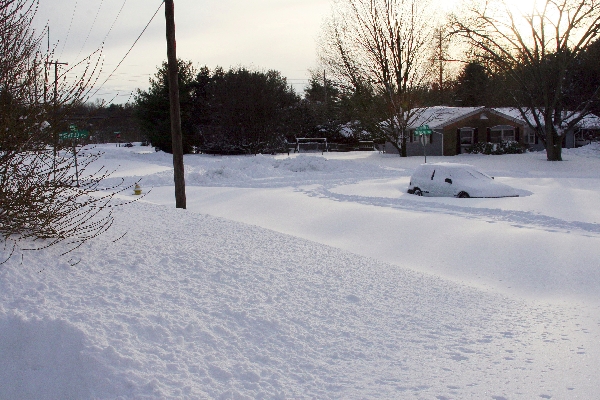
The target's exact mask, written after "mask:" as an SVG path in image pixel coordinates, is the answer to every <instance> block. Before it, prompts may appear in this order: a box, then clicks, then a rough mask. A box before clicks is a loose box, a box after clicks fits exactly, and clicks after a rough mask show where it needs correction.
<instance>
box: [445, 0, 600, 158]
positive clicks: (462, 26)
mask: <svg viewBox="0 0 600 400" xmlns="http://www.w3.org/2000/svg"><path fill="white" fill-rule="evenodd" d="M468 15H469V16H468V17H465V18H462V17H454V19H453V23H454V28H455V33H456V34H458V35H461V36H462V37H464V38H465V39H466V40H467V41H468V43H469V44H470V45H471V46H473V47H474V48H475V49H477V50H478V52H479V56H480V57H481V58H482V59H483V60H485V61H486V62H488V63H489V65H490V66H492V68H494V69H495V71H496V73H500V74H504V75H505V77H506V79H508V81H509V82H510V85H509V91H510V95H511V97H512V101H513V103H514V106H515V107H516V108H518V109H519V111H520V114H521V116H522V117H523V119H524V120H525V121H526V122H527V124H528V125H529V127H530V128H531V129H533V130H534V131H535V132H536V134H537V135H538V137H539V138H540V139H541V140H542V141H543V143H544V144H545V146H546V154H547V158H548V160H550V161H560V160H562V155H561V153H562V140H563V137H564V134H565V132H567V131H568V130H570V129H572V128H573V127H574V126H575V125H576V124H577V123H578V122H579V121H580V120H581V119H582V118H584V117H585V116H586V115H587V114H588V113H589V112H590V109H591V107H592V105H593V104H594V102H597V101H598V95H599V94H600V88H595V90H594V91H593V93H592V94H591V95H590V96H588V97H586V98H582V99H581V101H580V102H579V104H578V105H577V106H575V107H574V108H572V109H566V106H565V94H566V92H567V91H568V90H569V85H570V82H571V74H572V72H573V71H574V69H575V68H574V67H575V66H576V63H577V60H578V59H579V57H580V55H581V53H582V52H584V51H585V50H586V49H587V48H588V47H589V45H590V44H591V43H592V42H593V41H594V39H595V38H596V37H597V36H598V34H599V31H600V2H599V1H598V0H540V1H537V2H536V3H534V6H533V7H532V8H531V10H530V11H528V12H520V11H516V10H514V9H513V8H511V7H509V5H508V3H506V2H503V1H501V0H499V1H498V2H491V1H488V2H486V3H484V4H481V5H479V6H474V7H473V8H471V10H470V14H468Z"/></svg>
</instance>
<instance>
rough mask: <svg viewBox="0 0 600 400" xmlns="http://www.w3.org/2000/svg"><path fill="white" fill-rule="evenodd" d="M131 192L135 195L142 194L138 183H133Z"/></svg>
mask: <svg viewBox="0 0 600 400" xmlns="http://www.w3.org/2000/svg"><path fill="white" fill-rule="evenodd" d="M133 194H134V195H136V196H139V195H140V194H142V188H141V187H140V184H139V183H136V184H135V187H134V188H133Z"/></svg>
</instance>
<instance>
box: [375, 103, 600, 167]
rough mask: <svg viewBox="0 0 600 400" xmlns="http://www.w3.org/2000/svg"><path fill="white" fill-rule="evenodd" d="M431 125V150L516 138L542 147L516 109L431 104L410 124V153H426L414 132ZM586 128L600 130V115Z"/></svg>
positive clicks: (570, 140) (569, 136)
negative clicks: (433, 105) (431, 105)
mask: <svg viewBox="0 0 600 400" xmlns="http://www.w3.org/2000/svg"><path fill="white" fill-rule="evenodd" d="M423 125H428V126H429V127H430V128H431V129H432V130H433V134H432V135H430V136H429V137H428V138H427V154H428V155H431V156H442V155H443V156H454V155H457V154H461V153H465V152H466V151H467V149H468V148H469V147H471V146H473V145H474V144H476V143H479V142H490V143H500V142H501V141H516V142H519V143H521V144H522V145H524V146H527V147H529V148H532V149H538V150H542V149H543V145H542V143H541V142H539V141H538V139H537V137H536V136H535V134H534V133H533V131H532V130H531V129H529V127H528V126H527V124H526V123H525V121H523V119H522V118H521V117H520V114H519V113H518V111H516V110H515V109H509V108H488V107H444V106H437V107H430V108H424V109H422V110H417V116H416V118H414V120H413V122H412V123H411V125H410V127H409V138H408V141H407V146H406V151H407V155H408V156H418V155H423V145H422V144H421V142H420V140H419V138H418V137H416V136H415V135H414V131H415V129H416V128H417V127H419V126H423ZM581 125H582V127H585V128H586V131H589V130H593V129H598V130H600V118H598V117H596V116H594V115H592V116H589V117H586V118H585V119H584V121H582V124H581ZM581 132H584V130H583V128H577V129H576V130H574V131H573V132H567V133H566V135H565V143H564V144H563V146H564V147H566V148H570V147H575V146H576V145H577V144H578V141H577V138H578V135H582V133H581ZM385 151H386V153H397V150H396V148H395V147H394V146H393V145H392V144H391V143H386V145H385Z"/></svg>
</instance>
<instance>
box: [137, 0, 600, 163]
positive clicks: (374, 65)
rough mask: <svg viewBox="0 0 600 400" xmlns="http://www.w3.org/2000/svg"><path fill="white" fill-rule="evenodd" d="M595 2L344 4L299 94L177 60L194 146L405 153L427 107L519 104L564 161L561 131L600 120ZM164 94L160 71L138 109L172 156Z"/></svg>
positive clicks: (187, 133)
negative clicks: (455, 9)
mask: <svg viewBox="0 0 600 400" xmlns="http://www.w3.org/2000/svg"><path fill="white" fill-rule="evenodd" d="M596 3H597V1H596V0H593V1H591V2H590V1H588V0H559V1H554V0H552V1H541V2H538V3H536V6H535V7H533V8H532V9H531V10H530V11H528V12H525V13H520V12H515V11H514V9H512V8H511V7H509V5H508V4H507V3H505V2H503V1H502V0H497V1H490V2H487V3H486V4H487V5H488V6H487V7H486V6H484V5H478V4H474V5H472V6H470V8H468V9H465V10H463V12H461V13H460V14H458V15H450V16H447V18H443V19H442V18H436V17H435V16H436V15H438V14H439V13H438V12H437V11H436V10H435V9H433V8H432V6H433V5H432V4H430V3H428V2H424V1H420V0H403V1H401V0H336V7H334V9H333V12H332V15H331V16H330V18H329V19H328V20H327V21H326V23H325V24H324V28H323V32H322V35H321V38H320V40H319V43H318V52H319V58H320V62H321V66H322V67H320V68H319V69H318V70H315V71H313V72H312V73H311V79H310V81H309V84H308V86H307V87H306V89H305V90H304V92H303V93H302V95H300V94H296V93H294V91H293V90H292V89H291V86H290V85H288V84H287V82H286V79H285V78H284V77H283V76H282V75H281V74H280V73H279V72H277V71H266V72H263V71H252V70H248V69H246V68H243V67H239V68H233V69H229V70H228V71H225V70H223V69H222V68H216V69H214V70H212V71H211V70H210V69H208V68H206V67H203V68H200V70H196V69H195V68H194V67H193V64H192V62H191V61H181V60H180V61H179V68H180V76H179V85H180V98H181V102H182V124H183V130H184V132H183V134H184V146H185V150H186V152H191V151H194V150H196V151H198V150H199V151H203V152H220V153H227V154H242V153H259V152H262V153H271V152H276V151H283V150H284V147H285V143H286V142H287V141H294V138H295V137H326V138H327V139H328V140H329V141H330V142H339V143H346V144H350V145H352V144H356V143H357V142H358V141H359V140H364V139H369V140H374V141H376V142H384V141H387V142H390V143H392V144H393V145H394V146H395V147H396V148H397V150H398V153H399V154H400V155H401V156H405V155H406V144H407V143H406V142H407V139H408V137H409V133H408V127H409V126H411V124H412V123H413V121H415V120H416V119H417V118H418V117H419V114H420V113H422V112H423V111H424V110H425V109H426V108H427V107H431V106H436V105H447V106H489V107H515V108H517V109H518V110H519V111H520V112H521V114H522V117H523V120H524V121H525V122H526V123H527V124H528V125H529V127H530V128H531V129H532V130H533V131H534V132H535V134H536V135H537V136H538V138H539V139H540V142H541V143H543V144H544V145H545V146H546V150H547V153H548V159H549V160H560V159H561V151H560V147H561V143H562V136H563V135H564V133H565V132H566V131H567V130H569V129H571V128H573V127H574V126H575V125H576V124H577V123H578V122H579V121H580V120H581V119H582V118H584V117H585V116H586V115H588V114H589V113H599V112H600V101H599V99H600V62H599V61H600V41H599V40H598V34H599V23H600V6H598V4H596ZM456 49H458V51H457V50H456ZM457 66H458V67H457ZM167 93H168V92H167V86H166V65H163V66H161V67H160V68H159V69H158V72H157V73H156V75H155V76H154V78H153V79H151V81H150V88H149V89H147V90H138V92H137V95H136V98H135V113H136V115H137V117H138V120H139V122H140V124H141V129H142V132H143V133H144V134H145V135H146V136H147V137H148V138H149V139H150V141H151V142H152V144H153V145H155V146H156V147H158V148H159V149H163V150H165V151H170V138H169V136H168V132H169V129H168V97H167Z"/></svg>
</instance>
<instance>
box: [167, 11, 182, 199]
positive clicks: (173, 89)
mask: <svg viewBox="0 0 600 400" xmlns="http://www.w3.org/2000/svg"><path fill="white" fill-rule="evenodd" d="M165 19H166V23H167V62H168V65H169V70H168V81H169V103H170V105H171V107H170V113H171V143H172V148H173V169H174V180H175V207H176V208H183V209H185V208H186V199H185V176H184V172H185V171H184V166H183V140H182V134H181V111H180V108H179V83H178V80H177V78H178V75H179V71H178V66H177V51H176V45H175V4H173V0H165Z"/></svg>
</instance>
